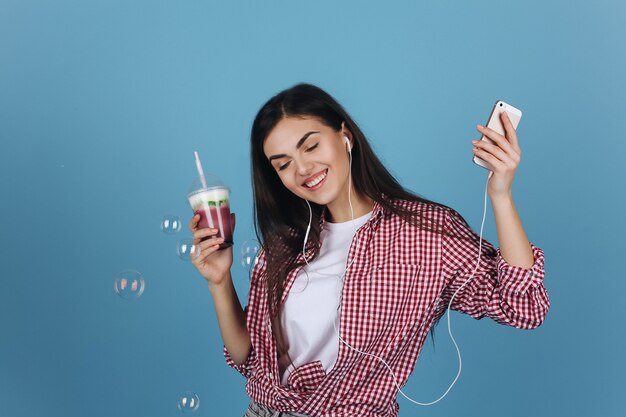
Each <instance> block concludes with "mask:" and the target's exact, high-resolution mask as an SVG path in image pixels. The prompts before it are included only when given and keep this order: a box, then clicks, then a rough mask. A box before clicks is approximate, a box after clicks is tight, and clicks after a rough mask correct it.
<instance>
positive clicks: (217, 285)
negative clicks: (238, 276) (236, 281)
mask: <svg viewBox="0 0 626 417" xmlns="http://www.w3.org/2000/svg"><path fill="white" fill-rule="evenodd" d="M231 286H232V277H231V275H230V272H228V273H227V274H226V275H224V276H223V277H221V278H220V279H219V280H217V282H214V281H209V283H208V287H209V291H210V292H211V294H214V293H217V292H222V291H224V290H227V289H228V288H229V287H231Z"/></svg>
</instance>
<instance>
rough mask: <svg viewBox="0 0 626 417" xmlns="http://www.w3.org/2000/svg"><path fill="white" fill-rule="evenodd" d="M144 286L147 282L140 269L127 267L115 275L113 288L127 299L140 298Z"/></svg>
mask: <svg viewBox="0 0 626 417" xmlns="http://www.w3.org/2000/svg"><path fill="white" fill-rule="evenodd" d="M144 288H145V282H144V279H143V276H142V275H141V273H140V272H139V271H135V270H134V269H126V270H124V271H121V272H120V273H118V274H117V275H116V276H115V282H114V284H113V289H114V290H115V292H116V293H117V295H119V296H120V297H122V298H125V299H127V300H133V299H136V298H139V297H141V294H143V290H144Z"/></svg>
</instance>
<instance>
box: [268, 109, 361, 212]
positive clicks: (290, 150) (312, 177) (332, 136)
mask: <svg viewBox="0 0 626 417" xmlns="http://www.w3.org/2000/svg"><path fill="white" fill-rule="evenodd" d="M344 135H347V136H348V139H351V134H350V132H349V131H347V130H340V131H339V132H337V131H335V130H333V128H331V127H329V126H327V125H325V124H323V123H322V122H321V121H320V120H319V119H317V118H314V117H309V116H302V117H286V118H284V119H282V120H281V121H280V122H278V124H277V125H276V126H275V127H274V129H272V130H271V131H270V133H269V135H268V136H267V138H266V140H265V143H264V144H263V152H264V153H265V156H266V158H268V159H269V161H270V164H271V165H272V167H273V168H274V170H275V171H276V173H277V174H278V176H279V178H280V180H281V181H282V183H283V185H284V186H285V187H286V188H287V189H288V190H289V191H291V192H292V193H294V194H295V195H297V196H298V197H300V198H303V199H306V200H309V201H313V202H315V203H317V204H321V205H328V204H332V203H333V202H334V201H336V200H337V199H338V197H340V196H345V197H346V198H347V195H348V173H349V167H350V164H349V157H348V152H347V147H346V144H345V142H344V139H343V137H344Z"/></svg>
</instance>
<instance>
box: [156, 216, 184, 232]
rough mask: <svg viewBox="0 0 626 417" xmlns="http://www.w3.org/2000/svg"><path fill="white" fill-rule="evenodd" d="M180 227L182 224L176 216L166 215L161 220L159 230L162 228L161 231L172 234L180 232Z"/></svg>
mask: <svg viewBox="0 0 626 417" xmlns="http://www.w3.org/2000/svg"><path fill="white" fill-rule="evenodd" d="M181 228H182V224H181V222H180V219H179V218H178V216H172V215H166V216H164V217H163V219H162V220H161V230H163V233H167V234H168V235H173V234H174V233H178V232H180V229H181Z"/></svg>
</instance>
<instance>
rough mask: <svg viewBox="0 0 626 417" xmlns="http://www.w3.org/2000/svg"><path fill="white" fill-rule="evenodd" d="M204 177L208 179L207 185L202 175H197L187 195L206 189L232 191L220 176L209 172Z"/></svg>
mask: <svg viewBox="0 0 626 417" xmlns="http://www.w3.org/2000/svg"><path fill="white" fill-rule="evenodd" d="M204 179H205V181H206V187H204V186H203V184H202V181H201V179H200V177H196V179H195V180H193V183H192V184H191V187H189V192H188V194H187V197H190V196H192V195H193V194H198V193H201V192H205V191H217V190H226V192H228V193H230V188H228V187H227V186H226V184H224V182H223V181H222V180H221V179H220V178H219V177H218V176H216V175H212V174H208V175H205V176H204Z"/></svg>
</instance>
